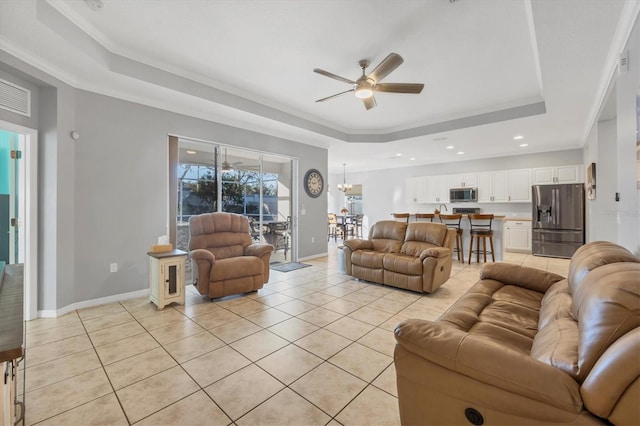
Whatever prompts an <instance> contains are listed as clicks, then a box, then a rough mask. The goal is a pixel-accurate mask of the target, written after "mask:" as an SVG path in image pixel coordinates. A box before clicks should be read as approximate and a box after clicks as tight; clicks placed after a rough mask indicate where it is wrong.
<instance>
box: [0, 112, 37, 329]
mask: <svg viewBox="0 0 640 426" xmlns="http://www.w3.org/2000/svg"><path fill="white" fill-rule="evenodd" d="M0 128H2V129H4V130H7V131H10V132H14V133H20V134H23V135H25V146H24V151H25V152H24V158H25V159H26V160H25V164H24V166H25V182H24V184H25V197H24V198H25V199H24V202H25V212H26V214H25V217H24V218H22V223H24V232H25V243H26V250H25V262H24V263H25V268H24V286H25V292H24V317H25V319H26V320H31V319H34V318H36V317H37V312H38V131H37V130H35V129H30V128H28V127H23V126H19V125H17V124H13V123H9V122H7V121H3V120H0Z"/></svg>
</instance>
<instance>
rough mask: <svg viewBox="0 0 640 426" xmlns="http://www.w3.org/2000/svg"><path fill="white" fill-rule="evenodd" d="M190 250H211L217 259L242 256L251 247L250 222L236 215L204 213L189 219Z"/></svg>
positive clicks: (244, 217)
mask: <svg viewBox="0 0 640 426" xmlns="http://www.w3.org/2000/svg"><path fill="white" fill-rule="evenodd" d="M189 235H190V238H189V250H195V249H206V250H209V251H210V252H211V253H213V255H214V256H215V257H216V259H226V258H230V257H237V256H242V254H243V252H244V247H246V246H249V245H251V234H250V233H249V220H248V219H247V218H246V216H242V215H239V214H234V213H204V214H201V215H198V216H192V217H191V218H190V219H189Z"/></svg>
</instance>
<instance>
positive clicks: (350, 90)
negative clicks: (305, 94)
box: [316, 89, 355, 102]
mask: <svg viewBox="0 0 640 426" xmlns="http://www.w3.org/2000/svg"><path fill="white" fill-rule="evenodd" d="M354 90H355V89H349V90H345V91H344V92H340V93H336V94H335V95H331V96H327V97H326V98H322V99H318V100H317V101H316V102H324V101H328V100H329V99H333V98H337V97H338V96H341V95H344V94H345V93H349V92H353V91H354Z"/></svg>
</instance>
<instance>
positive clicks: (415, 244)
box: [400, 222, 447, 256]
mask: <svg viewBox="0 0 640 426" xmlns="http://www.w3.org/2000/svg"><path fill="white" fill-rule="evenodd" d="M446 235H447V225H445V224H443V223H432V222H413V223H410V224H409V225H408V226H407V230H406V233H405V235H404V244H402V248H401V249H400V253H402V254H406V255H409V256H418V255H420V253H421V252H422V251H423V250H425V249H428V248H431V247H442V246H443V243H444V238H445V236H446Z"/></svg>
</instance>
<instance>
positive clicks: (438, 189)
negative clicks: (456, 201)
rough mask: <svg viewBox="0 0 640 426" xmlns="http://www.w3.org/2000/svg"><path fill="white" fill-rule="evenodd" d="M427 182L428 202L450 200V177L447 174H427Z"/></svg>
mask: <svg viewBox="0 0 640 426" xmlns="http://www.w3.org/2000/svg"><path fill="white" fill-rule="evenodd" d="M425 182H426V194H427V196H426V202H427V203H448V202H449V177H448V176H447V175H443V176H427V177H426V180H425Z"/></svg>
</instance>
